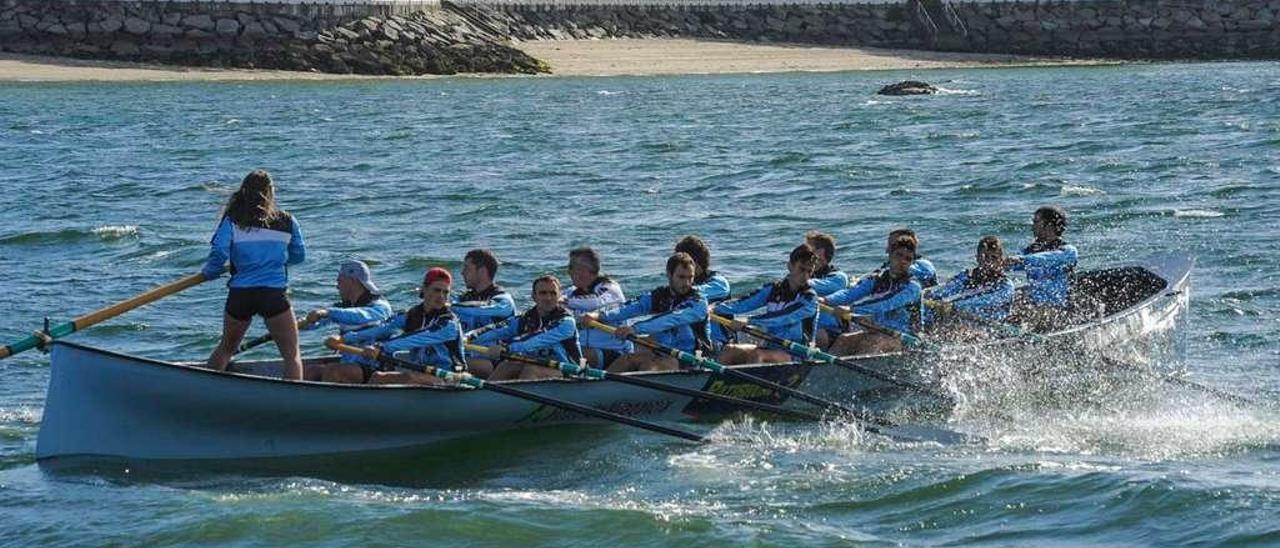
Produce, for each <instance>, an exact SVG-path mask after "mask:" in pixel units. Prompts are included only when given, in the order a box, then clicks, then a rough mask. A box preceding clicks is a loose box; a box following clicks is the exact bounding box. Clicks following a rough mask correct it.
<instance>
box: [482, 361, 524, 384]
mask: <svg viewBox="0 0 1280 548" xmlns="http://www.w3.org/2000/svg"><path fill="white" fill-rule="evenodd" d="M522 369H524V366H523V365H521V364H518V363H512V362H498V365H497V366H496V367H494V368H493V373H492V374H490V375H489V380H491V381H509V380H514V379H518V378H520V371H521V370H522Z"/></svg>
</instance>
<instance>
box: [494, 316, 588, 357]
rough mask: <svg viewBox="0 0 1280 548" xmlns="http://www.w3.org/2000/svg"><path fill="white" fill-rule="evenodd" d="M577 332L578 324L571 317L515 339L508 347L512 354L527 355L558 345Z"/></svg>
mask: <svg viewBox="0 0 1280 548" xmlns="http://www.w3.org/2000/svg"><path fill="white" fill-rule="evenodd" d="M577 332H578V324H577V323H575V322H574V321H573V318H571V317H568V316H566V317H564V318H561V319H560V321H558V322H556V323H555V325H552V326H550V327H547V328H546V329H542V330H540V331H536V332H534V333H529V334H526V335H522V336H520V337H517V338H516V340H514V341H511V345H510V346H509V347H508V348H509V349H510V350H511V351H512V352H517V353H521V354H523V353H527V352H534V351H536V350H541V349H543V348H546V347H548V346H552V345H556V344H560V341H563V340H565V339H571V338H573V336H574V334H575V333H577Z"/></svg>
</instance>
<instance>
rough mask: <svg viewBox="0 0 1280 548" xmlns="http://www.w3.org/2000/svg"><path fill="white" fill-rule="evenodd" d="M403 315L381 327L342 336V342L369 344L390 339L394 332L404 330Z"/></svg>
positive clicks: (377, 326) (376, 326)
mask: <svg viewBox="0 0 1280 548" xmlns="http://www.w3.org/2000/svg"><path fill="white" fill-rule="evenodd" d="M404 319H405V315H404V314H399V315H397V316H396V317H395V318H392V320H391V321H389V322H387V323H384V324H382V325H375V326H373V327H370V328H368V329H361V330H359V331H352V332H350V333H347V334H346V335H343V336H342V342H345V343H348V344H369V343H372V342H376V341H380V340H383V339H385V338H387V337H390V336H391V335H392V334H393V333H395V332H396V331H399V330H400V329H403V328H404Z"/></svg>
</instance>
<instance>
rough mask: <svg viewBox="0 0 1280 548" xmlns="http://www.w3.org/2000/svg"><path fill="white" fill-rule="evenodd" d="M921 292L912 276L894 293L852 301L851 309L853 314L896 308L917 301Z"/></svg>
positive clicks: (865, 313) (872, 312) (886, 310)
mask: <svg viewBox="0 0 1280 548" xmlns="http://www.w3.org/2000/svg"><path fill="white" fill-rule="evenodd" d="M921 293H922V291H921V289H920V282H917V281H916V280H915V279H914V278H913V279H912V280H911V281H909V282H907V283H906V285H903V286H902V289H899V290H898V291H897V292H896V293H890V294H888V295H885V296H883V297H877V298H875V299H867V300H864V301H859V302H857V303H854V305H853V306H852V307H851V310H852V311H853V313H854V314H863V315H870V314H877V313H880V312H888V311H890V310H897V309H899V308H902V307H904V306H907V305H909V304H912V303H919V302H920V294H921Z"/></svg>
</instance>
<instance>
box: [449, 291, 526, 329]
mask: <svg viewBox="0 0 1280 548" xmlns="http://www.w3.org/2000/svg"><path fill="white" fill-rule="evenodd" d="M450 306H451V308H453V313H454V314H457V315H458V317H459V318H462V320H463V321H464V322H465V321H468V320H471V321H475V320H484V321H485V322H492V321H497V320H501V319H505V318H510V317H512V316H514V315H515V314H516V301H515V300H514V299H512V298H511V294H510V293H507V292H505V291H504V292H502V293H499V294H497V295H494V296H493V298H492V299H489V300H487V301H462V302H455V303H453V304H452V305H450Z"/></svg>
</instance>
